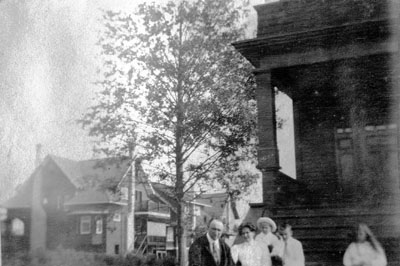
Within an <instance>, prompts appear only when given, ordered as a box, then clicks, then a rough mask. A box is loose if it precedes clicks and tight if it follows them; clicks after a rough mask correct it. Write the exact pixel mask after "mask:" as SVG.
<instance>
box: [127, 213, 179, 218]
mask: <svg viewBox="0 0 400 266" xmlns="http://www.w3.org/2000/svg"><path fill="white" fill-rule="evenodd" d="M140 214H147V215H154V216H161V217H166V218H170V217H171V215H170V214H166V213H159V212H135V215H140Z"/></svg>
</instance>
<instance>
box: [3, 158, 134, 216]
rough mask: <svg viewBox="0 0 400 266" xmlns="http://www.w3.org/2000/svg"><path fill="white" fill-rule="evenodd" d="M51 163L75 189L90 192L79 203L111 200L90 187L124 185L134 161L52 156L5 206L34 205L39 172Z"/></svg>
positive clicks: (79, 198)
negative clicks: (36, 176) (124, 179)
mask: <svg viewBox="0 0 400 266" xmlns="http://www.w3.org/2000/svg"><path fill="white" fill-rule="evenodd" d="M49 163H54V164H55V165H56V166H57V167H58V168H59V169H60V171H61V172H62V173H63V174H64V175H65V176H66V177H67V178H68V180H69V181H70V182H71V184H72V185H73V186H75V188H77V189H81V190H82V189H86V190H87V192H88V193H86V194H83V195H80V196H79V197H78V198H76V199H74V200H76V203H77V202H78V201H81V202H85V201H95V202H97V201H107V199H106V197H108V196H107V195H106V193H105V192H101V191H99V190H97V192H94V191H92V190H93V189H88V188H93V187H96V186H102V187H112V186H116V185H118V184H119V183H120V182H121V180H122V179H123V178H124V176H125V175H126V174H127V172H128V170H129V168H130V160H129V159H128V158H127V157H125V158H122V159H118V158H103V159H94V160H82V161H74V160H70V159H67V158H63V157H58V156H55V155H48V156H46V158H45V159H44V160H43V162H42V163H41V164H40V165H39V166H38V167H37V168H36V169H35V170H34V172H33V173H32V174H31V176H30V177H29V178H28V179H27V180H26V181H25V182H24V183H23V184H22V185H21V186H20V187H19V188H17V190H16V193H15V195H14V196H13V197H11V198H10V199H8V200H6V201H5V203H4V206H5V207H6V208H30V207H31V203H32V185H33V179H34V177H35V175H36V174H37V173H38V172H39V170H40V169H42V168H45V167H46V166H47V165H48V164H49ZM89 191H91V192H89ZM100 194H104V195H100ZM74 198H75V197H74ZM90 198H91V199H90Z"/></svg>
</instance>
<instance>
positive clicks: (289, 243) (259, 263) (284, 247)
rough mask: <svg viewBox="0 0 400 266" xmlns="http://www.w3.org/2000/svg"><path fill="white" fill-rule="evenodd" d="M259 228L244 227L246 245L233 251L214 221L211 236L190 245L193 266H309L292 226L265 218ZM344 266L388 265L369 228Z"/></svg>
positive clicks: (349, 251) (362, 230)
mask: <svg viewBox="0 0 400 266" xmlns="http://www.w3.org/2000/svg"><path fill="white" fill-rule="evenodd" d="M256 226H257V227H256ZM256 226H255V225H253V224H252V223H243V224H241V225H240V226H239V228H238V233H239V235H240V236H241V237H242V238H243V240H244V242H243V243H240V244H235V245H233V246H232V248H230V247H229V245H227V244H226V243H225V241H223V240H222V239H221V235H222V234H223V230H224V225H223V223H222V222H221V221H220V220H212V221H211V222H210V224H209V227H208V231H207V233H206V234H204V235H203V236H201V237H199V238H198V239H196V240H195V241H194V242H193V244H192V245H191V246H190V249H189V266H305V258H304V252H303V246H302V244H301V242H300V241H298V240H297V239H295V238H293V237H292V227H291V226H290V225H289V224H287V223H284V224H282V225H280V226H279V227H278V226H277V225H276V223H275V222H274V221H273V220H272V219H271V218H268V217H261V218H259V219H258V220H257V225H256ZM257 229H258V231H259V233H258V234H257V235H256V231H257ZM343 264H344V266H386V265H387V260H386V256H385V252H384V250H383V248H382V246H381V245H380V243H379V242H378V240H377V239H376V238H375V236H374V235H373V234H372V232H371V230H370V229H369V228H368V226H367V225H365V224H360V225H359V226H358V230H357V237H356V240H355V241H354V242H352V243H351V244H350V245H349V247H348V248H347V250H346V252H345V254H344V257H343Z"/></svg>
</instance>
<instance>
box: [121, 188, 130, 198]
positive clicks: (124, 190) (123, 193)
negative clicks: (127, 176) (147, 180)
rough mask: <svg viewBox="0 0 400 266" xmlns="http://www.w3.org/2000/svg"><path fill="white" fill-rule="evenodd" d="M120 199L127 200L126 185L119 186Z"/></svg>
mask: <svg viewBox="0 0 400 266" xmlns="http://www.w3.org/2000/svg"><path fill="white" fill-rule="evenodd" d="M121 199H122V200H128V188H127V187H122V188H121Z"/></svg>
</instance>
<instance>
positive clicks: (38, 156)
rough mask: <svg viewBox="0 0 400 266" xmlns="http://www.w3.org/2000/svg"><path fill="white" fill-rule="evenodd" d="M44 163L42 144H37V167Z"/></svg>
mask: <svg viewBox="0 0 400 266" xmlns="http://www.w3.org/2000/svg"><path fill="white" fill-rule="evenodd" d="M41 163H42V144H40V143H39V144H36V159H35V167H39V165H40V164H41Z"/></svg>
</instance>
